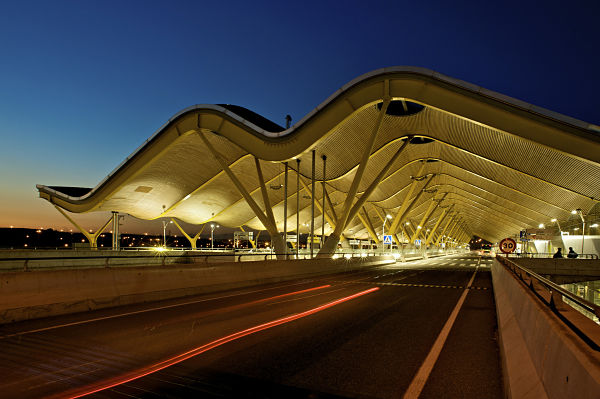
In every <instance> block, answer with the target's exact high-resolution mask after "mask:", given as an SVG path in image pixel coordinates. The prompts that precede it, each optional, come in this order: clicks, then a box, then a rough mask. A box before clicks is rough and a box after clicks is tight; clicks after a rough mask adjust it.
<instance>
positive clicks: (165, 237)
mask: <svg viewBox="0 0 600 399" xmlns="http://www.w3.org/2000/svg"><path fill="white" fill-rule="evenodd" d="M170 223H173V221H172V220H171V221H168V222H166V221H164V220H163V221H162V224H163V247H165V248H166V247H167V225H168V224H170Z"/></svg>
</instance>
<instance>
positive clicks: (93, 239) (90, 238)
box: [54, 205, 113, 249]
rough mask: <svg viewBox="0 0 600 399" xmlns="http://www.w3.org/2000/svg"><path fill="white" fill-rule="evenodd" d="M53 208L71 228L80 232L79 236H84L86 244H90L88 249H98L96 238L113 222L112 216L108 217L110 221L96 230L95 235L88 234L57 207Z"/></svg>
mask: <svg viewBox="0 0 600 399" xmlns="http://www.w3.org/2000/svg"><path fill="white" fill-rule="evenodd" d="M54 207H55V208H56V210H57V211H59V212H60V213H61V214H62V215H63V216H64V217H65V218H66V219H67V220H68V221H69V222H71V224H72V225H73V226H75V227H76V228H77V229H78V230H79V231H80V232H81V234H83V235H84V236H85V238H87V240H88V242H89V243H90V248H91V249H98V245H97V244H96V242H97V240H98V236H99V235H100V234H102V232H103V231H104V229H106V226H108V225H109V224H110V222H111V221H112V220H113V216H111V217H110V219H108V220H107V221H106V223H104V225H103V226H102V227H101V228H100V229H98V231H96V232H95V233H88V232H87V231H85V230H84V229H82V228H81V226H79V225H78V224H77V223H75V221H74V220H73V219H71V218H70V217H69V215H67V214H66V213H65V212H64V211H63V210H62V209H60V208H59V207H58V206H56V205H54Z"/></svg>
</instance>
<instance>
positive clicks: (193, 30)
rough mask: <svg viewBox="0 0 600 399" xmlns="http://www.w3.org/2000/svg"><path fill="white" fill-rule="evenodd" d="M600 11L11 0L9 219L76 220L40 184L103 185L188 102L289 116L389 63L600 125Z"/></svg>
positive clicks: (3, 192) (6, 139) (1, 45)
mask: <svg viewBox="0 0 600 399" xmlns="http://www.w3.org/2000/svg"><path fill="white" fill-rule="evenodd" d="M599 16H600V5H599V3H598V2H597V1H569V2H565V1H560V2H559V1H543V2H542V1H502V2H489V3H488V2H485V1H472V2H467V1H460V0H457V1H452V2H447V1H418V2H417V1H414V2H408V1H385V0H381V1H378V2H365V1H361V2H358V1H325V0H322V1H302V2H294V3H291V2H286V1H272V2H269V1H246V2H242V1H227V2H218V1H168V2H167V1H163V2H159V1H141V0H139V1H123V0H121V1H108V0H104V1H59V0H56V1H29V2H19V1H2V2H0V138H1V139H2V141H1V142H2V145H1V146H0V205H1V207H0V227H7V226H10V225H14V226H18V227H28V226H31V227H40V226H42V227H55V228H61V227H63V228H67V227H69V226H68V224H67V223H66V222H65V221H64V220H63V219H62V216H60V215H58V213H57V212H56V211H55V210H54V209H53V208H52V207H51V206H50V205H49V204H48V203H46V202H45V201H42V200H40V199H37V191H36V190H35V184H36V183H43V184H49V185H53V184H56V185H72V186H87V187H92V186H95V185H96V184H97V183H98V182H99V181H100V180H101V179H103V178H104V177H105V176H106V175H107V174H108V173H109V172H110V171H112V170H113V169H114V168H115V167H116V166H117V165H118V164H119V163H120V162H121V161H122V160H123V159H124V158H125V157H127V156H128V155H129V154H130V153H131V152H132V151H134V150H135V149H136V148H137V147H138V146H139V145H140V144H141V143H142V142H143V141H144V140H146V139H147V138H148V137H149V136H150V135H151V134H152V133H153V132H154V131H155V130H156V129H158V128H159V127H160V126H161V125H162V124H163V123H165V122H166V121H167V119H168V118H170V117H171V116H172V115H173V114H175V113H176V112H178V111H179V110H181V109H183V108H185V107H188V106H190V105H193V104H201V103H232V104H238V105H242V106H245V107H248V108H250V109H252V110H254V111H256V112H258V113H259V114H262V115H264V116H266V117H267V118H269V119H272V120H274V121H275V122H277V123H279V124H284V116H285V115H286V114H290V115H292V117H293V119H294V121H297V120H299V119H300V118H302V117H303V116H304V115H305V114H306V113H308V112H309V111H310V110H311V109H312V108H314V107H315V106H317V105H318V104H319V103H320V102H321V101H323V100H324V99H325V98H327V97H328V96H329V95H330V94H331V93H332V92H334V91H335V90H336V89H338V88H339V87H340V86H342V85H343V84H345V83H347V82H348V81H350V80H351V79H353V78H355V77H357V76H359V75H361V74H363V73H365V72H368V71H370V70H373V69H377V68H381V67H386V66H394V65H415V66H422V67H426V68H430V69H433V70H436V71H438V72H441V73H443V74H446V75H449V76H452V77H456V78H459V79H463V80H466V81H469V82H472V83H475V84H478V85H481V86H484V87H486V88H488V89H491V90H495V91H498V92H501V93H503V94H507V95H509V96H512V97H516V98H518V99H521V100H524V101H527V102H530V103H533V104H535V105H538V106H542V107H545V108H548V109H550V110H553V111H557V112H560V113H563V114H566V115H569V116H572V117H575V118H579V119H582V120H584V121H587V122H591V123H595V124H600V100H599V98H598V93H600V79H598V72H599V71H600V57H599V53H598V48H599V43H600V40H599V39H600V33H599V32H600V30H599V29H598V26H597V25H598V17H599ZM77 217H78V218H79V219H78V220H82V221H83V223H84V225H86V223H87V225H86V228H94V229H95V228H96V227H97V226H96V225H97V223H98V220H99V217H102V218H104V215H89V216H77ZM128 223H129V224H128V227H129V230H136V229H142V228H143V227H141V226H142V225H140V224H135V223H133V221H131V222H128ZM152 223H153V225H154V224H155V225H157V229H158V226H159V225H160V223H159V222H158V221H156V222H152ZM126 229H127V226H126Z"/></svg>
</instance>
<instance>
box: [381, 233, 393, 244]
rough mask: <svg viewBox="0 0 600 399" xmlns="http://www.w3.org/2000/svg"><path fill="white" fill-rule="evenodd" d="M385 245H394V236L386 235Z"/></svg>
mask: <svg viewBox="0 0 600 399" xmlns="http://www.w3.org/2000/svg"><path fill="white" fill-rule="evenodd" d="M383 244H384V245H385V244H390V245H392V236H391V235H385V236H383Z"/></svg>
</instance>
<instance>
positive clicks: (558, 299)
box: [550, 290, 565, 310]
mask: <svg viewBox="0 0 600 399" xmlns="http://www.w3.org/2000/svg"><path fill="white" fill-rule="evenodd" d="M550 295H551V296H550V307H551V308H553V309H555V310H563V309H564V308H565V302H564V301H563V298H562V295H561V293H560V292H558V291H556V290H552V291H551V292H550Z"/></svg>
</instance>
